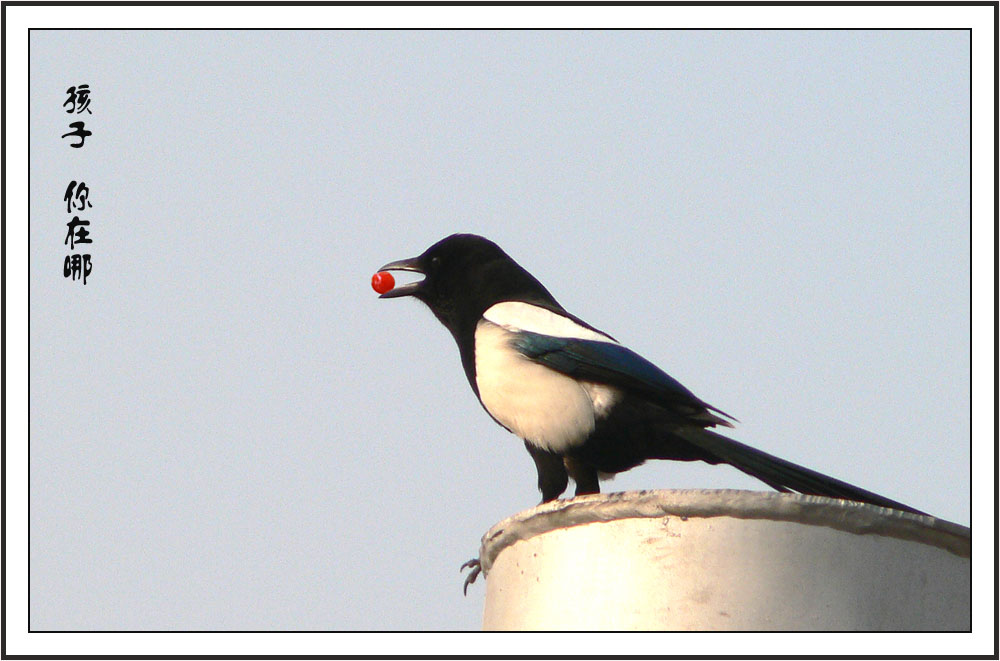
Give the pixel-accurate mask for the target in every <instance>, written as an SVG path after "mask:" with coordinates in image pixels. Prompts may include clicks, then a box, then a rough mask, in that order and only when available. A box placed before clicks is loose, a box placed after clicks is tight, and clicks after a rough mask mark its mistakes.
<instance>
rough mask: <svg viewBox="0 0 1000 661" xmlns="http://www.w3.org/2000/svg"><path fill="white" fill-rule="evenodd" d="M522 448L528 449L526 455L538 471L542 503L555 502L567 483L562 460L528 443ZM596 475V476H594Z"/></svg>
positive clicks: (567, 476) (567, 478) (567, 477)
mask: <svg viewBox="0 0 1000 661" xmlns="http://www.w3.org/2000/svg"><path fill="white" fill-rule="evenodd" d="M524 447H525V448H527V449H528V454H530V455H531V458H532V459H534V460H535V469H536V470H537V471H538V489H539V491H541V492H542V502H543V503H547V502H549V501H550V500H555V499H556V498H558V497H559V494H561V493H562V492H563V491H565V490H566V485H567V484H568V483H569V475H567V474H566V466H564V465H563V459H562V457H560V456H559V455H557V454H554V453H552V452H549V451H547V450H543V449H541V448H536V447H535V446H534V445H532V444H531V443H529V442H528V441H525V442H524ZM595 475H596V474H595Z"/></svg>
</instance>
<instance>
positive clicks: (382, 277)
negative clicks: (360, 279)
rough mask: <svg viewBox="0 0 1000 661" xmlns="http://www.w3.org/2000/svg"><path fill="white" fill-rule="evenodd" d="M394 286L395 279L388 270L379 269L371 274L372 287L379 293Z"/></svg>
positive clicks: (390, 289)
mask: <svg viewBox="0 0 1000 661" xmlns="http://www.w3.org/2000/svg"><path fill="white" fill-rule="evenodd" d="M395 286H396V279H395V278H394V277H392V274H391V273H389V272H388V271H379V272H378V273H376V274H375V275H373V276H372V289H374V290H375V291H377V292H378V293H380V294H384V293H386V292H387V291H392V288H393V287H395Z"/></svg>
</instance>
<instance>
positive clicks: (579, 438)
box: [476, 320, 615, 453]
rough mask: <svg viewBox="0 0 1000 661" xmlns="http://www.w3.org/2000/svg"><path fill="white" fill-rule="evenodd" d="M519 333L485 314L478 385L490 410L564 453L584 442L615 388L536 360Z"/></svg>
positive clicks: (532, 440)
mask: <svg viewBox="0 0 1000 661" xmlns="http://www.w3.org/2000/svg"><path fill="white" fill-rule="evenodd" d="M513 335H514V334H513V333H512V332H511V331H508V330H506V329H504V328H502V327H501V326H498V325H496V324H494V323H491V322H489V321H485V320H484V321H481V322H480V323H479V326H477V328H476V385H477V386H478V387H479V397H480V399H481V400H482V402H483V405H484V406H485V407H486V410H487V411H489V413H490V415H492V416H493V417H494V418H495V419H496V420H497V421H498V422H499V423H500V424H502V425H503V426H504V427H506V428H507V429H509V430H510V431H512V432H513V433H515V434H517V435H518V436H520V437H521V438H523V439H524V440H526V441H528V442H530V443H531V444H532V445H535V446H536V447H539V448H543V449H545V450H549V451H552V452H556V453H562V452H564V451H565V450H566V449H568V448H572V447H574V446H578V445H580V444H581V443H583V442H584V441H585V440H586V438H587V436H588V435H589V434H590V433H591V432H592V431H593V430H594V421H595V416H599V415H601V414H602V413H603V411H604V409H605V408H607V407H608V406H610V405H611V404H612V403H613V402H614V399H615V392H614V391H613V390H612V389H611V388H609V387H607V386H601V385H597V384H593V383H580V382H578V381H576V380H574V379H571V378H570V377H568V376H565V375H563V374H560V373H559V372H555V371H553V370H551V369H549V368H547V367H543V366H542V365H539V364H537V363H534V362H532V361H531V360H529V359H527V358H525V357H524V356H522V355H521V354H520V353H518V352H517V350H516V349H513V348H512V347H511V346H510V339H511V337H512V336H513Z"/></svg>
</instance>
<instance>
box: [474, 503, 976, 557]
mask: <svg viewBox="0 0 1000 661" xmlns="http://www.w3.org/2000/svg"><path fill="white" fill-rule="evenodd" d="M664 516H677V517H684V518H712V517H730V518H736V519H764V520H770V521H791V522H795V523H801V524H805V525H813V526H826V527H829V528H835V529H837V530H843V531H846V532H851V533H855V534H858V535H883V536H886V537H895V538H898V539H906V540H912V541H914V542H919V543H922V544H928V545H930V546H936V547H938V548H942V549H945V550H946V551H949V552H951V553H954V554H955V555H959V556H962V557H966V558H968V557H971V553H972V530H971V529H970V528H967V527H965V526H962V525H959V524H957V523H952V522H951V521H945V520H944V519H938V518H936V517H933V516H923V515H919V514H910V513H909V512H900V511H899V510H894V509H888V508H885V507H877V506H875V505H869V504H867V503H857V502H854V501H849V500H837V499H834V498H823V497H821V496H804V495H802V494H797V493H779V492H776V491H771V492H767V491H739V490H734V489H660V490H655V491H624V492H620V493H608V494H591V495H587V496H577V497H576V498H571V499H568V500H556V501H552V502H549V503H543V504H541V505H539V506H537V507H534V508H532V509H530V510H525V511H523V512H519V513H518V514H515V515H514V516H511V517H508V518H506V519H504V520H503V521H501V522H500V523H498V524H496V525H495V526H493V527H492V528H490V529H489V530H488V531H487V532H486V534H485V535H483V539H482V544H481V546H480V548H479V561H480V564H481V567H482V570H483V573H484V574H489V571H490V569H491V568H492V567H493V562H494V561H495V560H496V558H497V556H498V555H500V553H501V551H503V550H504V549H505V548H507V547H508V546H511V545H512V544H514V543H515V542H518V541H521V540H526V539H531V538H532V537H535V536H536V535H542V534H545V533H547V532H549V531H552V530H557V529H559V528H569V527H572V526H579V525H584V524H587V523H594V522H598V521H617V520H620V519H636V518H659V517H664Z"/></svg>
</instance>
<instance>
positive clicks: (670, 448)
mask: <svg viewBox="0 0 1000 661" xmlns="http://www.w3.org/2000/svg"><path fill="white" fill-rule="evenodd" d="M380 270H382V271H393V270H397V271H412V272H415V273H421V274H423V275H424V278H423V279H422V280H418V281H416V282H411V283H407V284H403V285H401V286H399V287H396V288H395V289H392V290H390V291H388V292H386V293H384V294H382V295H381V298H399V297H403V296H412V297H414V298H416V299H418V300H420V301H423V302H424V303H425V304H426V305H427V307H429V308H430V309H431V311H432V312H433V313H434V315H435V316H436V317H437V318H438V320H439V321H440V322H441V323H442V324H444V326H445V328H447V329H448V330H449V331H451V334H452V336H453V337H454V338H455V342H456V343H458V351H459V354H460V355H461V358H462V367H463V368H464V369H465V375H466V377H468V379H469V385H470V386H472V390H473V392H475V393H476V397H478V398H479V401H480V403H481V404H482V405H483V408H484V409H486V412H487V413H489V414H490V416H491V417H492V418H493V419H494V420H495V421H496V422H497V423H499V424H500V425H501V426H503V427H504V428H505V429H507V430H508V431H510V432H512V433H513V434H516V435H517V436H519V437H520V438H521V439H523V441H524V446H525V447H526V448H527V449H528V453H529V454H530V455H531V458H532V459H534V462H535V467H536V469H537V471H538V488H539V489H540V490H541V492H542V501H543V502H545V501H550V500H554V499H555V498H558V497H559V495H560V494H562V493H563V492H564V491H565V490H566V487H567V485H568V481H569V478H573V481H574V482H575V483H576V495H581V494H589V493H598V492H599V491H600V486H599V483H598V480H599V479H600V478H601V477H603V476H610V475H613V474H615V473H619V472H622V471H626V470H629V469H630V468H634V467H635V466H638V465H639V464H642V463H643V462H645V461H646V460H647V459H674V460H680V461H696V460H697V461H704V462H707V463H709V464H729V465H731V466H734V467H735V468H737V469H739V470H741V471H743V472H744V473H747V474H748V475H752V476H753V477H755V478H757V479H759V480H760V481H762V482H764V483H765V484H767V485H768V486H770V487H771V488H773V489H776V490H778V491H797V492H799V493H803V494H813V495H817V496H827V497H830V498H840V499H845V500H853V501H860V502H864V503H871V504H873V505H879V506H882V507H888V508H893V509H897V510H903V511H907V512H914V513H918V514H922V512H919V511H918V510H915V509H913V508H911V507H908V506H906V505H903V504H902V503H898V502H896V501H894V500H890V499H888V498H885V497H883V496H880V495H878V494H875V493H872V492H870V491H866V490H864V489H861V488H859V487H856V486H853V485H850V484H848V483H846V482H842V481H840V480H837V479H835V478H832V477H829V476H827V475H823V474H822V473H818V472H816V471H814V470H810V469H808V468H805V467H803V466H799V465H797V464H793V463H791V462H789V461H785V460H784V459H780V458H778V457H775V456H773V455H770V454H767V453H766V452H762V451H760V450H757V449H754V448H752V447H750V446H748V445H744V444H743V443H739V442H737V441H734V440H732V439H730V438H726V437H725V436H722V435H720V434H717V433H715V432H713V431H711V430H710V429H709V428H710V427H720V426H721V427H732V426H733V425H732V422H735V419H734V418H733V417H732V416H730V415H729V414H727V413H725V412H723V411H721V410H719V409H717V408H715V407H714V406H711V405H710V404H707V403H705V402H704V401H702V400H701V399H699V398H698V397H696V396H695V395H694V394H693V393H692V392H691V391H690V390H688V389H687V388H685V387H684V386H683V385H681V384H680V383H679V382H678V381H677V380H676V379H674V378H672V377H670V376H669V375H668V374H666V373H665V372H664V371H663V370H661V369H659V368H658V367H656V366H655V365H653V364H652V363H651V362H649V361H648V360H646V359H645V358H643V357H642V356H640V355H638V354H637V353H635V352H634V351H631V350H630V349H627V348H626V347H624V346H622V345H621V344H619V343H618V342H617V341H616V340H615V339H614V338H613V337H611V336H610V335H608V334H607V333H604V332H603V331H600V330H598V329H596V328H595V327H593V326H591V325H590V324H588V323H587V322H585V321H583V320H582V319H580V318H578V317H575V316H573V315H572V314H570V313H569V312H567V311H566V310H565V309H563V307H562V306H561V305H559V303H557V302H556V299H555V298H553V297H552V295H551V294H550V293H549V292H548V290H547V289H546V288H545V287H543V286H542V284H541V283H540V282H539V281H538V280H536V279H535V278H534V277H533V276H532V275H531V274H530V273H528V272H527V271H526V270H525V269H524V268H522V267H521V266H520V265H519V264H518V263H517V262H515V261H514V260H513V259H511V258H510V257H509V256H508V255H507V254H506V253H505V252H504V251H503V250H501V249H500V247H499V246H497V245H496V244H495V243H493V242H492V241H489V240H487V239H485V238H483V237H480V236H476V235H473V234H454V235H452V236H449V237H447V238H445V239H443V240H441V241H439V242H437V243H435V244H434V245H432V246H431V247H430V248H428V249H427V250H426V251H424V253H423V254H422V255H420V256H419V257H414V258H412V259H403V260H399V261H395V262H390V263H388V264H386V265H385V266H383V267H382V268H381V269H380ZM731 421H732V422H731Z"/></svg>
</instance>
